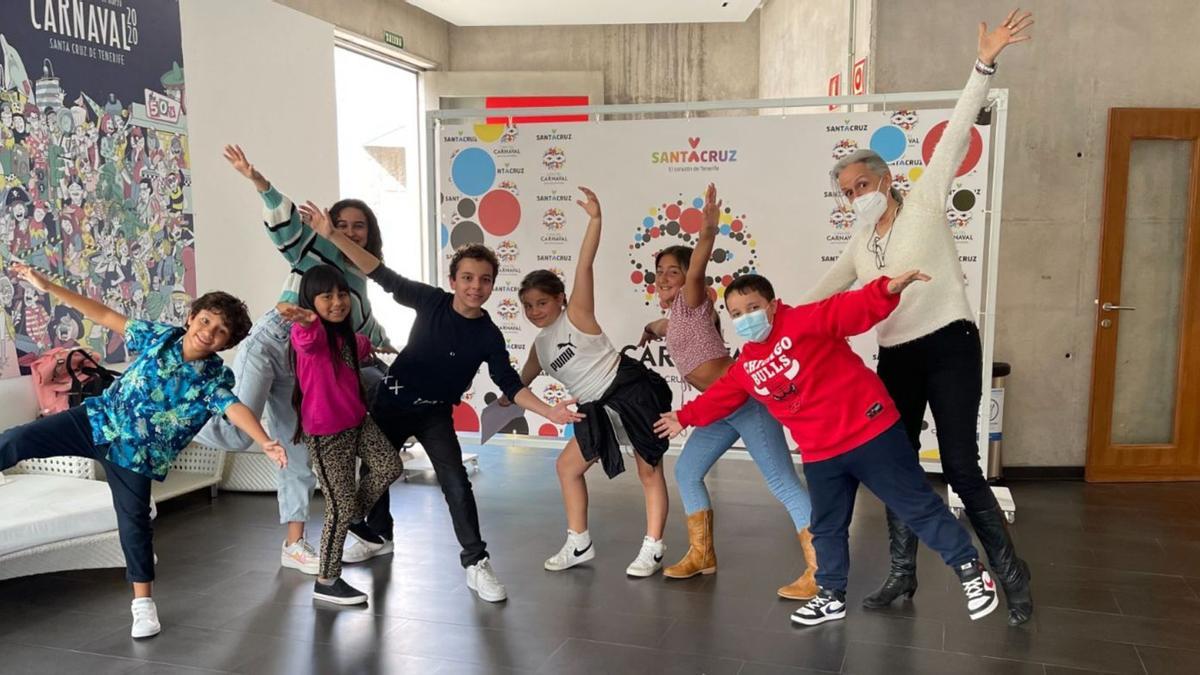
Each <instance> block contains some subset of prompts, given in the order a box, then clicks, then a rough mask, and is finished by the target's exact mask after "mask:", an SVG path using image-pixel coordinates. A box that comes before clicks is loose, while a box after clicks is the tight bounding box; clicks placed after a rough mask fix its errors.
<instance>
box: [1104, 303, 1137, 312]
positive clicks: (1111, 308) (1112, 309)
mask: <svg viewBox="0 0 1200 675" xmlns="http://www.w3.org/2000/svg"><path fill="white" fill-rule="evenodd" d="M1100 309H1102V310H1104V311H1106V312H1120V311H1130V312H1132V311H1133V310H1135V309H1137V307H1124V306H1122V305H1114V304H1112V303H1111V302H1106V303H1104V304H1103V305H1100Z"/></svg>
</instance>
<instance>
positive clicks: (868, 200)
mask: <svg viewBox="0 0 1200 675" xmlns="http://www.w3.org/2000/svg"><path fill="white" fill-rule="evenodd" d="M882 186H883V179H882V178H880V179H879V185H878V186H876V188H875V190H874V191H873V192H871V193H870V194H865V195H862V196H861V197H859V198H857V199H855V200H854V204H853V207H854V213H855V215H856V217H857V222H858V224H859V225H864V226H866V227H875V223H878V222H879V219H880V218H882V217H883V213H884V212H885V211H887V197H885V196H884V194H883V193H882V192H880V191H879V188H880V187H882Z"/></svg>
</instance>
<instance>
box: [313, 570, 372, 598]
mask: <svg viewBox="0 0 1200 675" xmlns="http://www.w3.org/2000/svg"><path fill="white" fill-rule="evenodd" d="M313 599H315V600H324V601H325V602H332V603H333V604H335V605H361V604H363V603H365V602H366V601H367V594H366V593H363V592H362V591H360V590H358V589H357V588H355V587H353V586H351V585H350V584H348V583H346V582H345V581H343V580H342V578H341V577H338V578H337V579H335V580H334V582H333V583H332V584H329V585H328V586H326V585H325V584H323V583H321V582H320V581H316V582H314V583H313Z"/></svg>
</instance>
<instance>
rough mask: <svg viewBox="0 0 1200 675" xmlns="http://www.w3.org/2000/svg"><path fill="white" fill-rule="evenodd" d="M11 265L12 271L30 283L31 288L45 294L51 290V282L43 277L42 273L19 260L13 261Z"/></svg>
mask: <svg viewBox="0 0 1200 675" xmlns="http://www.w3.org/2000/svg"><path fill="white" fill-rule="evenodd" d="M10 265H11V266H12V270H13V271H14V272H16V273H17V276H19V277H21V278H22V279H24V280H25V281H28V282H29V285H30V286H33V287H34V288H36V289H38V290H39V291H41V292H43V293H46V292H48V291H49V290H50V280H49V279H47V278H46V277H45V276H43V275H42V273H41V272H39V271H37V270H35V269H33V268H32V267H30V266H29V265H26V264H25V263H23V262H21V261H19V260H14V261H12V263H10Z"/></svg>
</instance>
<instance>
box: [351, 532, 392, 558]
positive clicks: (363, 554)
mask: <svg viewBox="0 0 1200 675" xmlns="http://www.w3.org/2000/svg"><path fill="white" fill-rule="evenodd" d="M346 539H347V540H349V541H350V542H351V543H350V546H349V547H348V548H347V549H346V550H345V551H342V562H344V563H360V562H365V561H367V560H370V559H371V558H375V557H378V556H381V555H387V554H389V553H391V552H392V551H393V550H395V548H396V545H395V544H394V543H392V540H391V539H384V540H383V543H382V544H376V543H375V542H372V541H367V540H366V539H360V538H359V537H358V535H356V534H354V533H353V532H347V533H346Z"/></svg>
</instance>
